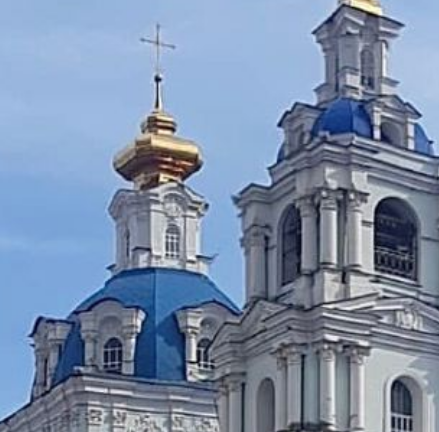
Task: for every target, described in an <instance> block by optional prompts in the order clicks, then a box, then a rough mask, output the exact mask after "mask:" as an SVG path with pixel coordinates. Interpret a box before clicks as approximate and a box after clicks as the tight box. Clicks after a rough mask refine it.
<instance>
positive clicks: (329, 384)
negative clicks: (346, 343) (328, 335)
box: [318, 344, 336, 431]
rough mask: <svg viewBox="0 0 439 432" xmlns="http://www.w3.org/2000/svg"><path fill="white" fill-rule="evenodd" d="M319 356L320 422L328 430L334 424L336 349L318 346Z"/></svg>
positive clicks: (331, 428)
mask: <svg viewBox="0 0 439 432" xmlns="http://www.w3.org/2000/svg"><path fill="white" fill-rule="evenodd" d="M318 353H319V358H320V422H321V423H322V425H324V426H325V428H326V429H327V430H329V431H334V430H335V426H336V401H335V397H336V394H335V391H336V389H335V378H336V377H335V373H336V350H335V347H334V346H333V345H330V344H322V345H321V346H320V347H319V348H318Z"/></svg>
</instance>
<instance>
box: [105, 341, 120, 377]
mask: <svg viewBox="0 0 439 432" xmlns="http://www.w3.org/2000/svg"><path fill="white" fill-rule="evenodd" d="M103 356H104V358H103V369H104V370H105V371H106V372H113V373H119V374H120V373H122V364H123V347H122V342H121V341H120V340H119V339H117V338H111V339H109V340H108V341H107V343H106V344H105V345H104V353H103Z"/></svg>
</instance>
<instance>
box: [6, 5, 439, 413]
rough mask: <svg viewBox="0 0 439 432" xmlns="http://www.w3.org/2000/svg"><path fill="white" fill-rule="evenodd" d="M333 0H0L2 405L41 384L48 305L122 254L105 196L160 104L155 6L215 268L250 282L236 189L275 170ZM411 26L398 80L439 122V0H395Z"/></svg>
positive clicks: (60, 310)
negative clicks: (146, 42) (116, 163)
mask: <svg viewBox="0 0 439 432" xmlns="http://www.w3.org/2000/svg"><path fill="white" fill-rule="evenodd" d="M335 3H336V0H315V1H311V0H277V1H273V0H238V1H237V0H185V1H183V0H147V1H140V0H129V1H123V2H121V1H120V0H117V1H116V0H106V1H103V0H99V1H98V0H87V1H69V2H68V1H59V0H38V1H29V0H0V65H1V70H0V131H1V135H0V277H1V280H0V352H1V356H0V417H3V416H5V415H6V414H8V413H10V412H12V411H13V410H15V409H16V408H18V407H19V406H20V405H21V404H23V403H25V402H26V401H27V400H28V396H29V389H30V386H31V382H32V372H33V371H32V368H33V357H32V351H31V349H30V347H29V339H28V338H27V335H28V333H29V331H30V329H31V327H32V324H33V321H34V320H35V318H36V317H37V316H38V315H48V316H53V317H65V316H66V315H67V314H68V313H69V311H71V310H72V309H73V308H74V307H75V305H76V304H78V302H80V301H81V300H82V299H84V298H85V297H86V296H88V295H89V294H91V293H92V292H93V291H94V290H96V289H98V288H99V287H100V286H101V285H102V283H103V282H104V280H105V279H106V277H107V273H106V271H105V267H106V266H107V265H108V264H110V263H111V262H112V258H113V256H112V246H113V226H112V223H111V221H110V219H109V217H108V216H107V213H106V207H107V204H108V202H109V200H110V198H111V195H112V194H113V193H114V192H115V191H116V189H117V187H119V186H122V185H123V183H122V181H121V180H120V179H119V178H118V177H117V176H116V175H115V174H114V173H113V171H112V168H111V159H112V156H113V154H114V153H115V152H116V151H117V150H119V149H120V148H122V146H124V145H125V144H127V143H128V142H129V141H130V140H131V139H132V138H133V137H134V136H135V134H136V133H137V131H138V124H139V122H140V120H141V119H142V117H143V115H144V114H146V113H147V112H148V111H149V108H150V105H151V89H150V81H151V58H152V57H151V53H149V52H148V51H147V50H146V48H145V47H144V46H142V45H141V44H140V43H138V40H139V37H140V36H143V35H150V34H151V32H152V31H153V29H154V24H155V22H156V21H160V22H161V23H162V24H163V26H164V35H165V37H166V38H167V39H168V40H169V41H171V42H173V43H176V44H177V45H178V50H177V51H176V52H175V53H172V54H171V55H167V56H166V59H165V68H166V106H167V108H168V110H169V111H171V112H172V113H173V114H174V115H175V116H176V118H177V119H178V121H179V124H180V131H181V133H182V134H183V135H184V136H186V137H190V138H193V139H195V140H197V141H198V142H199V143H200V145H201V146H202V148H203V151H204V155H205V160H206V164H205V167H204V169H203V171H202V172H201V173H200V174H198V175H197V176H195V177H194V178H193V179H192V180H191V181H190V184H191V185H192V186H193V187H194V188H195V189H196V190H198V191H200V192H201V193H203V194H204V195H205V196H206V197H207V198H208V200H209V201H210V203H211V209H210V212H209V214H208V216H207V218H206V222H205V231H204V232H205V251H206V252H207V253H218V254H219V256H218V259H217V261H216V264H215V265H214V267H213V269H212V276H213V277H214V279H215V280H216V281H217V282H218V284H219V285H220V286H221V287H222V288H223V289H224V290H225V291H226V292H227V293H228V294H229V295H231V297H232V298H233V299H235V300H236V301H238V302H240V301H241V298H242V285H243V284H242V265H241V264H242V263H241V252H240V248H239V222H238V219H237V217H236V213H237V212H236V210H235V209H234V208H233V205H232V203H231V199H230V197H231V195H232V194H234V193H236V192H238V191H239V190H240V189H241V188H242V187H244V186H245V185H246V184H247V183H249V182H252V181H260V182H265V181H266V180H267V176H266V170H265V168H266V166H267V165H269V164H271V163H272V162H273V161H274V158H275V155H276V151H277V148H278V146H279V144H280V142H281V136H280V134H279V132H278V130H277V128H276V122H277V120H278V119H279V117H280V115H281V114H282V112H283V111H284V110H285V109H287V108H289V107H290V106H291V105H292V103H293V102H294V101H295V100H304V101H308V102H312V101H313V100H314V99H313V94H312V89H313V88H314V87H316V85H317V84H319V82H320V78H321V76H322V61H321V56H320V53H319V51H318V48H317V46H316V45H315V44H314V42H313V39H312V37H311V34H310V33H311V30H312V29H313V28H315V27H316V26H317V24H319V23H320V22H321V21H322V20H323V19H324V18H325V17H326V16H327V15H328V13H329V12H330V11H331V10H333V9H334V6H335ZM386 9H387V11H389V12H390V15H392V16H393V17H395V18H398V19H400V20H402V21H403V22H406V23H407V25H408V27H407V28H406V30H405V31H404V34H403V38H401V39H400V40H399V41H398V43H397V44H396V45H395V47H394V50H393V58H392V70H393V71H394V72H395V73H394V76H395V77H396V78H398V79H400V80H401V81H402V85H401V94H402V96H403V97H406V98H407V99H409V100H410V101H412V102H413V103H414V104H415V106H417V107H418V108H419V109H420V110H421V111H422V112H424V114H425V119H424V121H423V123H424V125H425V126H426V128H427V132H428V133H429V135H430V137H431V138H433V139H434V138H435V137H437V136H439V123H438V122H437V119H436V118H437V113H438V112H439V78H438V76H437V69H438V66H439V50H438V47H437V41H438V40H439V34H438V30H437V22H438V20H437V17H438V16H439V3H438V2H437V1H436V0H422V2H417V1H416V2H415V1H404V2H403V1H397V0H393V1H390V0H389V1H387V2H386Z"/></svg>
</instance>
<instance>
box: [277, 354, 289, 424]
mask: <svg viewBox="0 0 439 432" xmlns="http://www.w3.org/2000/svg"><path fill="white" fill-rule="evenodd" d="M275 355H276V366H277V368H276V386H275V402H276V403H275V430H276V431H283V430H285V429H286V428H287V357H286V352H285V350H284V349H281V350H279V351H277V352H276V354H275Z"/></svg>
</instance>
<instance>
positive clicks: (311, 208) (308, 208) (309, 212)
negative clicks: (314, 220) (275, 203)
mask: <svg viewBox="0 0 439 432" xmlns="http://www.w3.org/2000/svg"><path fill="white" fill-rule="evenodd" d="M295 205H296V206H297V208H298V209H299V210H300V214H301V216H302V217H307V216H308V217H311V216H316V215H317V209H316V202H315V197H314V195H307V196H303V197H301V198H299V199H298V200H297V201H296V202H295Z"/></svg>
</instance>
